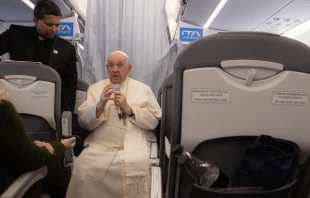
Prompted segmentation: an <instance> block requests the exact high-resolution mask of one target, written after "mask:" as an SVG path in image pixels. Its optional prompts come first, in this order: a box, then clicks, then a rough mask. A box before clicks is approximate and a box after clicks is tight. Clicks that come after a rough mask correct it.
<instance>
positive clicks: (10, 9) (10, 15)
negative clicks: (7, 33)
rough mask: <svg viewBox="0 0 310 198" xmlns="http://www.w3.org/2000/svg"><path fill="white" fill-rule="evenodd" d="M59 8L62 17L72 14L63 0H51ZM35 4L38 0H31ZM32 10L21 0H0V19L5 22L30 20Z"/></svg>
mask: <svg viewBox="0 0 310 198" xmlns="http://www.w3.org/2000/svg"><path fill="white" fill-rule="evenodd" d="M53 1H54V2H55V3H56V4H57V5H58V7H59V8H60V10H61V13H62V18H66V17H70V16H72V12H71V9H70V8H69V7H68V6H67V5H66V3H65V2H63V0H53ZM31 2H32V3H33V4H36V3H37V2H38V0H31ZM32 18H33V10H32V9H31V8H29V7H28V6H27V5H26V4H25V3H24V2H22V1H21V0H0V20H2V21H5V22H16V21H18V22H25V21H26V22H27V21H32Z"/></svg>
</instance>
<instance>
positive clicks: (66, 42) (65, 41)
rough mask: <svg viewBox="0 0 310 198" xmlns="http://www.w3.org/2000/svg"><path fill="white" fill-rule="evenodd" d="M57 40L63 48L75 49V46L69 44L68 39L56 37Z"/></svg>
mask: <svg viewBox="0 0 310 198" xmlns="http://www.w3.org/2000/svg"><path fill="white" fill-rule="evenodd" d="M55 39H57V42H59V44H60V45H61V46H63V47H65V46H66V47H70V48H73V47H74V46H73V45H72V44H71V43H70V42H69V41H67V40H66V39H63V38H61V37H59V36H55Z"/></svg>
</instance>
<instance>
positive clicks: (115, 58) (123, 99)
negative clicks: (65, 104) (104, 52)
mask: <svg viewBox="0 0 310 198" xmlns="http://www.w3.org/2000/svg"><path fill="white" fill-rule="evenodd" d="M106 68H107V70H108V73H109V79H105V80H102V81H99V82H97V83H95V84H93V85H91V86H90V87H89V89H88V91H87V98H86V100H85V101H84V103H83V104H82V105H81V106H80V107H79V108H78V115H79V123H80V125H81V126H82V127H84V128H85V129H88V130H91V131H93V132H92V133H91V134H90V135H89V137H87V139H86V140H85V144H84V147H85V148H84V150H83V152H82V153H81V154H80V156H79V157H78V158H77V159H76V160H75V164H74V169H73V172H72V177H71V180H70V184H69V187H68V190H67V195H66V197H67V198H90V197H92V198H97V197H98V198H102V197H104V198H125V197H126V198H137V197H139V198H149V197H150V172H149V168H150V167H149V150H148V146H147V145H148V141H156V137H155V136H154V134H152V133H151V132H150V131H149V130H152V129H154V128H155V127H156V126H157V124H158V121H159V120H160V118H161V109H160V106H159V104H158V102H157V100H156V98H155V96H154V94H153V92H152V90H151V89H150V87H149V86H147V85H145V84H143V83H141V82H139V81H136V80H134V79H131V78H129V77H128V74H129V73H130V71H131V69H132V66H131V65H130V63H129V58H128V56H127V55H126V54H125V53H124V52H121V51H115V52H113V53H111V54H110V56H109V57H108V62H107V65H106Z"/></svg>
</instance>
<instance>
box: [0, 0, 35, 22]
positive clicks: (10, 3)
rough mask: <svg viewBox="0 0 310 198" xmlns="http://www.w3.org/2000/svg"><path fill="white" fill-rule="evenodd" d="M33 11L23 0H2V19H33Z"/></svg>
mask: <svg viewBox="0 0 310 198" xmlns="http://www.w3.org/2000/svg"><path fill="white" fill-rule="evenodd" d="M32 17H33V11H32V9H31V8H29V7H28V6H27V5H26V4H24V3H23V2H22V1H21V0H0V20H2V21H12V22H14V21H21V22H22V21H32Z"/></svg>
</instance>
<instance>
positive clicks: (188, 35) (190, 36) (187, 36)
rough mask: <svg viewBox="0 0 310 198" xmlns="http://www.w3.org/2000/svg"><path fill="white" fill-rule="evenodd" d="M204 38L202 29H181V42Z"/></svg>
mask: <svg viewBox="0 0 310 198" xmlns="http://www.w3.org/2000/svg"><path fill="white" fill-rule="evenodd" d="M202 37H203V29H202V28H182V27H181V28H180V41H185V42H191V41H194V40H196V39H199V38H202Z"/></svg>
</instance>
